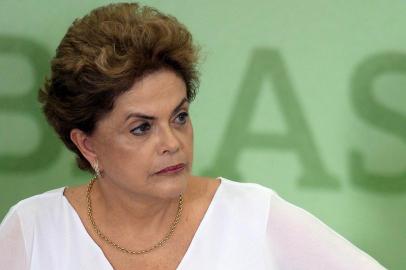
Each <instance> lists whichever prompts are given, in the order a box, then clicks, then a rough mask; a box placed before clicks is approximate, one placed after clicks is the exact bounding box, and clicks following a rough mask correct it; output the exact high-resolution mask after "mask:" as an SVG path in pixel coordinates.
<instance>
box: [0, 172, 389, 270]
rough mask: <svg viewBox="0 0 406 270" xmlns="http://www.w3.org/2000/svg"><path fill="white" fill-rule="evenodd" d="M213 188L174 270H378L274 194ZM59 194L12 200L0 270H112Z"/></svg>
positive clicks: (0, 239)
mask: <svg viewBox="0 0 406 270" xmlns="http://www.w3.org/2000/svg"><path fill="white" fill-rule="evenodd" d="M220 179H221V184H220V186H219V188H218V190H217V191H216V194H215V196H214V198H213V200H212V202H211V204H210V206H209V208H208V210H207V212H206V214H205V216H204V218H203V220H202V222H201V224H200V226H199V228H198V230H197V232H196V234H195V236H194V238H193V241H192V243H191V244H190V246H189V248H188V250H187V252H186V254H185V256H184V257H183V259H182V261H181V263H180V265H179V266H178V268H177V269H178V270H186V269H193V270H200V269H201V270H203V269H204V270H206V269H222V270H224V269H230V270H231V269H233V270H235V269H255V270H265V269H267V270H270V269H271V270H272V269H275V270H276V269H278V270H285V269H286V270H296V269H297V270H299V269H303V270H309V269H312V270H317V269H328V270H351V269H354V270H355V269H356V270H363V269H371V270H375V269H376V270H378V269H385V268H384V267H383V266H381V265H380V264H379V263H378V262H377V261H375V260H374V259H373V258H371V257H370V256H369V255H367V254H366V253H364V252H363V251H361V250H360V249H358V248H357V247H355V246H354V245H353V244H351V243H350V242H349V241H347V240H346V239H344V238H343V237H342V236H340V235H339V234H337V233H336V232H334V231H333V230H332V229H330V228H329V227H328V226H326V225H325V224H324V223H322V222H321V221H320V220H318V219H317V218H316V217H314V216H313V215H311V214H310V213H308V212H307V211H305V210H303V209H301V208H299V207H296V206H294V205H293V204H291V203H289V202H287V201H285V200H284V199H282V198H281V197H280V196H279V195H278V194H277V193H276V192H275V191H273V190H271V189H269V188H266V187H263V186H261V185H258V184H253V183H238V182H234V181H231V180H228V179H226V178H222V177H221V178H220ZM63 190H64V188H59V189H55V190H51V191H48V192H46V193H43V194H40V195H36V196H33V197H30V198H28V199H25V200H23V201H20V202H19V203H18V204H16V205H15V206H13V207H12V208H11V209H10V211H9V212H8V214H7V215H6V217H5V218H4V220H3V221H2V223H1V225H0V269H7V270H26V269H30V270H51V269H52V270H56V269H58V270H68V269H69V270H80V269H95V270H112V269H113V268H112V266H111V264H110V263H109V262H108V260H107V259H106V257H105V256H104V254H103V252H102V250H101V249H100V248H99V246H98V245H97V244H96V243H95V242H94V241H93V239H92V238H91V237H90V236H89V234H88V233H87V231H86V230H85V228H84V226H83V224H82V223H81V221H80V219H79V216H78V215H77V213H76V212H75V210H74V209H73V207H72V206H71V205H70V203H69V202H68V200H67V199H66V197H65V196H63Z"/></svg>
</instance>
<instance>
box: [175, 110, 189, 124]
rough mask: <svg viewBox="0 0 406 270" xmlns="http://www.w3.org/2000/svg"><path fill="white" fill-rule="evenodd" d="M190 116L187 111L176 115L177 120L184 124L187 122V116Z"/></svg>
mask: <svg viewBox="0 0 406 270" xmlns="http://www.w3.org/2000/svg"><path fill="white" fill-rule="evenodd" d="M188 117H189V114H188V113H187V112H182V113H180V114H178V116H176V120H179V121H178V123H179V124H181V125H183V124H185V123H186V121H187V118H188Z"/></svg>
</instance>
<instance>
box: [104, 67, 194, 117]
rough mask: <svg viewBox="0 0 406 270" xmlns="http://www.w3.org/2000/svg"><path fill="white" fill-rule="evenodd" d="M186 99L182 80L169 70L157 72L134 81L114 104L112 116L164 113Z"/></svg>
mask: <svg viewBox="0 0 406 270" xmlns="http://www.w3.org/2000/svg"><path fill="white" fill-rule="evenodd" d="M185 97H186V85H185V83H184V81H183V79H182V78H181V77H180V76H179V75H177V74H176V73H175V72H173V71H171V70H159V71H155V72H153V73H150V74H148V75H146V76H145V77H143V78H142V79H141V80H138V81H136V82H135V83H134V84H133V85H132V86H131V87H130V89H129V90H128V91H126V92H124V93H123V94H122V95H120V96H119V97H118V98H117V99H116V101H115V104H114V109H113V112H112V113H113V114H115V115H123V114H128V113H131V112H134V111H136V112H142V113H153V114H157V113H159V112H161V111H162V112H164V111H165V110H168V109H173V108H172V107H174V106H176V105H178V103H179V102H180V101H181V100H182V99H183V98H185Z"/></svg>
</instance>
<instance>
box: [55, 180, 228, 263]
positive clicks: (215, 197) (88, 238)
mask: <svg viewBox="0 0 406 270" xmlns="http://www.w3.org/2000/svg"><path fill="white" fill-rule="evenodd" d="M216 179H220V184H219V185H218V187H217V189H216V191H215V192H214V195H213V198H212V200H211V202H210V204H209V206H208V207H207V210H206V212H205V213H204V215H203V218H202V220H201V221H200V224H199V225H198V227H197V230H196V232H195V234H194V235H193V238H192V241H191V242H190V244H189V246H188V248H187V250H186V253H185V254H184V255H183V257H182V259H181V261H180V263H179V264H178V266H177V267H176V270H182V267H183V265H184V264H185V263H186V262H185V261H186V260H187V259H188V257H190V256H191V255H190V253H192V249H193V246H194V245H196V244H195V242H196V241H197V240H196V239H197V238H198V237H199V235H200V234H202V233H203V232H202V231H203V230H204V226H205V223H207V222H208V221H207V220H208V219H209V218H208V217H209V216H210V214H211V212H213V211H214V210H213V208H214V206H213V205H215V204H216V202H217V201H218V197H219V196H220V195H219V194H220V193H221V190H222V189H223V186H224V182H225V178H223V177H221V176H219V177H216ZM66 188H67V187H66V186H65V187H62V188H61V191H62V192H61V195H62V197H63V200H64V202H65V204H66V205H67V206H68V208H69V209H70V210H71V211H72V212H73V216H74V218H75V222H76V223H77V224H78V227H79V230H80V231H81V233H82V234H84V235H85V237H86V241H88V242H89V243H90V244H91V245H92V246H94V248H95V250H97V252H98V253H99V255H100V257H102V258H103V260H104V261H105V264H106V266H107V267H108V268H109V270H115V269H114V267H113V265H112V264H111V263H110V261H109V260H108V259H107V257H106V255H105V254H104V252H103V250H102V249H101V247H100V246H99V245H98V244H97V243H96V241H95V240H94V239H93V238H92V237H91V236H90V234H89V232H88V231H87V230H86V227H85V225H84V224H83V222H82V220H81V219H80V217H79V214H78V213H77V212H76V209H75V208H74V207H73V206H72V204H71V203H70V202H69V200H68V198H66V197H65V195H64V194H63V193H64V191H65V189H66Z"/></svg>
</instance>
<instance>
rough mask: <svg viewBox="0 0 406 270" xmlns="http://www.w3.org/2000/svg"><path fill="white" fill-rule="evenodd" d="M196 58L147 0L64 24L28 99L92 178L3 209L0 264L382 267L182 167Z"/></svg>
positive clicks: (300, 218) (278, 208)
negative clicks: (42, 79)
mask: <svg viewBox="0 0 406 270" xmlns="http://www.w3.org/2000/svg"><path fill="white" fill-rule="evenodd" d="M196 63H197V48H196V47H195V45H193V42H192V37H191V35H190V33H189V32H188V31H187V29H186V28H185V27H184V26H183V25H182V24H180V23H179V22H178V21H177V20H176V19H175V18H173V17H171V16H167V15H164V14H162V13H160V12H158V11H156V10H154V9H151V8H149V7H141V6H139V5H138V4H113V5H109V6H105V7H101V8H99V9H96V10H93V11H92V12H91V13H90V14H89V15H87V16H85V17H84V18H82V19H80V20H76V21H75V22H74V23H73V24H72V26H71V27H70V28H69V30H68V32H67V34H66V35H65V37H64V38H63V40H62V41H61V44H60V45H59V47H58V49H57V52H56V56H55V58H54V59H53V61H52V68H51V70H52V74H51V78H50V79H49V80H48V81H47V82H46V83H45V85H44V87H43V88H42V89H41V90H40V92H39V100H40V102H41V103H42V104H43V111H44V113H45V116H46V118H47V120H48V122H49V123H50V125H51V126H52V127H53V128H54V129H55V131H56V132H57V134H58V135H59V136H60V138H61V140H62V141H63V142H64V144H65V145H66V146H67V147H68V148H69V149H70V150H72V151H73V152H74V153H76V155H77V164H78V166H79V168H81V169H82V170H87V171H90V172H94V174H95V176H94V177H93V179H92V180H91V181H90V183H89V184H88V185H82V186H77V187H66V188H65V187H63V188H59V189H56V190H52V191H49V192H46V193H44V194H40V195H37V196H33V197H31V198H28V199H25V200H23V201H21V202H19V203H18V204H16V205H15V206H14V207H12V209H11V210H10V211H9V213H8V214H7V216H6V217H5V219H4V220H3V222H2V224H1V226H0V269H8V270H17V269H18V270H20V269H35V270H37V269H38V270H39V269H41V270H48V269H98V270H103V269H119V270H125V269H384V268H383V267H382V266H381V265H380V264H379V263H378V262H376V261H375V260H374V259H372V258H371V257H369V256H368V255H367V254H365V253H364V252H362V251H361V250H359V249H358V248H357V247H355V246H353V245H352V244H351V243H350V242H348V241H347V240H345V239H344V238H342V237H341V236H340V235H338V234H336V233H335V232H334V231H332V230H331V229H330V228H329V227H327V226H326V225H324V224H323V223H322V222H320V221H319V220H318V219H317V218H315V217H314V216H312V215H311V214H309V213H307V212H306V211H304V210H302V209H300V208H298V207H296V206H294V205H292V204H290V203H288V202H286V201H285V200H283V199H282V198H281V197H279V196H278V194H277V193H275V192H274V191H272V190H271V189H269V188H266V187H263V186H260V185H258V184H250V183H245V184H243V183H238V182H233V181H231V180H228V179H226V178H222V177H219V178H216V179H211V178H207V177H199V176H193V175H191V171H192V160H193V128H192V123H191V120H190V118H189V115H188V110H189V105H190V103H191V102H192V101H193V99H194V97H195V95H196V89H197V86H198V72H197V69H196Z"/></svg>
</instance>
